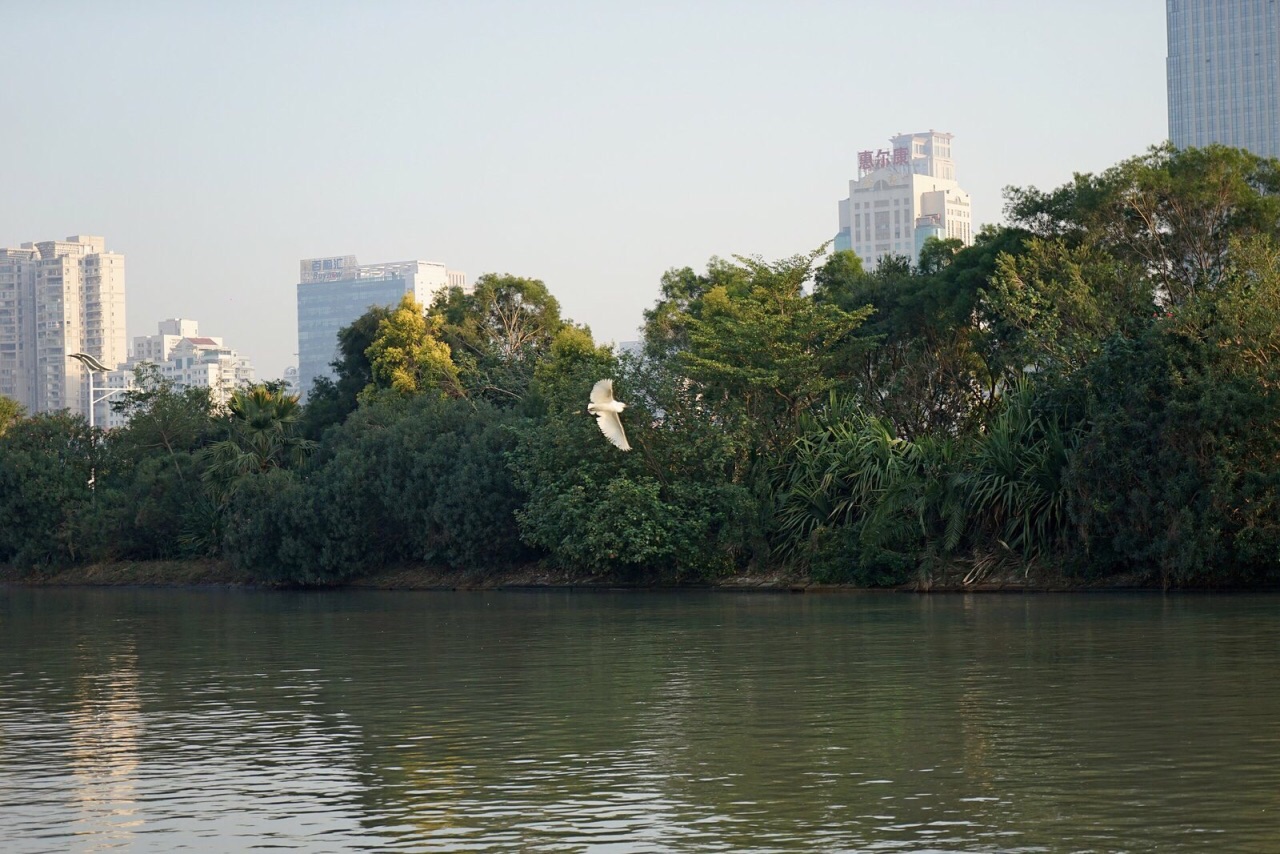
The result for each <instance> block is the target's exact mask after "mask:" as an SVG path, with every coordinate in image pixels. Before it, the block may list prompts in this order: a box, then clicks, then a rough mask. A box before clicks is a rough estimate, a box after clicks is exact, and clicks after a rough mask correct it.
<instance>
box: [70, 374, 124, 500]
mask: <svg viewBox="0 0 1280 854" xmlns="http://www.w3.org/2000/svg"><path fill="white" fill-rule="evenodd" d="M71 358H73V359H75V360H76V361H77V362H79V363H80V364H82V365H84V368H85V370H86V371H88V372H89V441H90V442H91V443H92V444H93V445H97V437H96V436H94V432H93V411H94V410H95V409H97V407H98V404H99V403H101V402H102V401H104V400H106V399H107V398H108V397H111V395H113V394H118V393H119V392H122V391H124V389H122V388H113V389H105V388H94V387H93V375H94V374H105V373H107V372H109V371H110V370H111V369H110V368H108V367H107V366H106V365H104V364H102V363H101V362H99V361H98V360H97V359H95V358H94V357H93V356H90V355H89V354H88V353H72V354H71ZM98 391H102V392H104V394H103V395H102V396H101V397H95V396H94V393H95V392H98ZM95 455H96V453H95ZM97 480H98V472H97V467H96V466H94V465H93V463H92V460H90V465H89V492H90V493H91V494H93V493H94V492H95V489H94V487H95V485H96V481H97Z"/></svg>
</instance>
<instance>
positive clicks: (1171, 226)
mask: <svg viewBox="0 0 1280 854" xmlns="http://www.w3.org/2000/svg"><path fill="white" fill-rule="evenodd" d="M1006 197H1007V204H1006V207H1005V213H1006V216H1007V217H1008V218H1009V220H1010V221H1011V222H1012V223H1014V224H1015V225H1020V226H1023V227H1025V228H1027V229H1029V230H1031V231H1032V232H1034V233H1036V234H1037V235H1039V236H1042V237H1052V238H1063V239H1065V240H1067V241H1068V242H1069V243H1072V244H1074V243H1076V242H1083V243H1089V244H1093V245H1096V246H1098V247H1099V248H1101V249H1103V250H1105V251H1107V252H1108V253H1110V254H1111V255H1112V256H1113V257H1114V258H1115V259H1116V260H1117V261H1118V262H1120V263H1123V264H1126V265H1128V266H1129V267H1130V268H1131V269H1132V270H1133V271H1135V272H1136V273H1137V274H1139V275H1142V276H1144V277H1146V278H1148V279H1149V281H1150V283H1151V286H1152V293H1153V297H1154V298H1157V299H1159V300H1160V301H1161V303H1162V304H1165V305H1179V304H1181V303H1183V302H1185V301H1187V300H1189V299H1191V298H1192V297H1194V296H1195V295H1196V294H1197V293H1200V292H1201V291H1203V290H1205V289H1212V288H1214V287H1215V286H1216V285H1217V284H1218V283H1219V282H1220V281H1221V277H1222V275H1223V273H1224V271H1225V270H1226V268H1227V266H1228V263H1227V260H1228V256H1229V253H1230V246H1231V243H1232V241H1234V240H1243V239H1247V238H1249V237H1253V236H1258V235H1272V236H1274V235H1275V234H1276V229H1277V226H1278V224H1280V162H1277V161H1275V160H1269V159H1266V158H1262V157H1258V156H1257V155H1254V154H1250V153H1249V152H1247V151H1245V150H1243V149H1237V148H1225V147H1223V146H1218V145H1212V146H1209V147H1208V148H1186V149H1175V148H1173V147H1171V146H1168V145H1164V146H1159V147H1156V148H1153V149H1151V150H1150V151H1149V152H1148V153H1147V154H1145V155H1142V156H1140V157H1135V158H1132V159H1129V160H1126V161H1124V162H1122V163H1119V164H1117V165H1116V166H1113V167H1112V168H1110V169H1108V170H1107V171H1105V172H1103V173H1102V174H1101V175H1097V176H1095V175H1089V174H1083V175H1081V174H1077V175H1076V176H1075V178H1074V180H1073V181H1072V183H1070V184H1068V185H1066V186H1063V187H1060V188H1058V189H1056V190H1053V191H1050V192H1047V193H1046V192H1042V191H1039V190H1036V189H1035V188H1009V189H1007V190H1006Z"/></svg>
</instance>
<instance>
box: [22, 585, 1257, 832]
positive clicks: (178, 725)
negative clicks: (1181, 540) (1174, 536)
mask: <svg viewBox="0 0 1280 854" xmlns="http://www.w3.org/2000/svg"><path fill="white" fill-rule="evenodd" d="M1278 675H1280V597H1276V596H1270V595H1260V596H1181V595H1179V596H1160V595H1156V594H1133V595H1111V594H1106V595H1101V594H1091V595H1052V596H1045V595H983V596H957V595H942V596H937V595H935V596H915V595H909V594H896V593H885V594H831V595H821V594H820V595H814V594H805V595H788V594H738V593H718V592H652V593H649V592H645V593H637V592H617V593H607V592H589V593H588V592H581V591H568V590H565V591H539V592H469V593H426V592H417V593H409V592H397V593H374V592H368V593H356V592H335V593H280V592H264V591H227V590H148V589H133V590H97V589H85V590H79V589H76V590H24V589H0V850H3V851H4V852H45V851H48V852H64V851H108V850H113V851H157V852H160V851H163V852H171V851H202V852H205V851H207V852H226V851H241V850H249V849H253V848H264V849H267V848H269V849H283V850H297V851H358V850H404V851H455V850H456V851H521V852H524V851H556V852H560V851H592V852H627V851H688V852H695V851H696V852H702V851H904V852H926V851H928V852H943V851H1018V852H1026V851H1051V852H1058V851H1099V852H1102V851H1106V852H1111V851H1162V852H1167V851H1241V852H1246V851H1257V852H1275V851H1280V679H1278V678H1277V676H1278Z"/></svg>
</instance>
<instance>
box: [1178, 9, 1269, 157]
mask: <svg viewBox="0 0 1280 854" xmlns="http://www.w3.org/2000/svg"><path fill="white" fill-rule="evenodd" d="M1165 12H1166V19H1167V23H1168V36H1169V57H1168V60H1167V67H1166V72H1167V75H1168V85H1169V139H1170V140H1171V141H1172V142H1173V144H1174V145H1175V146H1177V147H1178V148H1190V147H1196V148H1203V147H1204V146H1206V145H1209V144H1210V143H1215V142H1216V143H1221V144H1223V145H1230V146H1233V147H1236V148H1247V149H1248V150H1249V151H1252V152H1253V153H1254V154H1257V155H1259V156H1261V157H1280V3H1277V2H1276V0H1166V3H1165Z"/></svg>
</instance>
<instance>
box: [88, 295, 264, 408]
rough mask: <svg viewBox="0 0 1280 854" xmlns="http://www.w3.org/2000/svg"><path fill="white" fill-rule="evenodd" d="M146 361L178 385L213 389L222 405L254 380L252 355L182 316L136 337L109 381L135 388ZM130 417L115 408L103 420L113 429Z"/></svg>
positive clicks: (114, 385)
mask: <svg viewBox="0 0 1280 854" xmlns="http://www.w3.org/2000/svg"><path fill="white" fill-rule="evenodd" d="M144 363H146V364H151V365H154V366H155V367H156V370H157V371H158V372H159V374H160V376H161V377H162V378H163V379H166V380H169V381H170V382H172V383H173V385H174V388H176V389H185V388H207V389H211V390H212V391H213V395H212V396H213V402H214V403H215V404H217V405H219V406H221V405H223V404H225V403H226V402H227V399H228V398H230V397H231V392H233V391H235V390H236V389H237V388H239V387H241V386H243V385H247V384H251V383H253V381H254V369H253V365H252V364H251V363H250V362H249V360H248V359H242V358H240V356H239V354H237V353H236V351H235V350H233V349H231V348H230V347H227V346H226V345H225V344H223V342H222V339H221V338H210V337H208V336H202V335H201V334H200V328H199V324H197V323H196V321H194V320H185V319H182V318H173V319H170V320H162V321H160V323H159V332H158V334H156V335H140V336H138V337H135V338H134V339H133V353H132V354H131V355H130V356H129V360H128V361H127V362H125V363H124V364H123V365H121V366H120V369H119V370H115V371H112V372H111V373H109V374H107V377H106V381H105V385H106V386H107V387H108V388H111V389H119V390H124V389H130V388H135V387H136V383H135V381H134V369H135V368H137V367H138V366H139V365H142V364H144ZM99 382H102V381H101V380H100V381H99ZM112 399H115V396H114V395H112ZM128 421H129V415H128V413H120V412H111V413H110V414H108V415H107V417H106V419H105V420H104V421H102V422H100V423H103V424H106V426H107V428H108V429H111V428H115V427H123V426H124V425H125V424H127V423H128Z"/></svg>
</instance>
